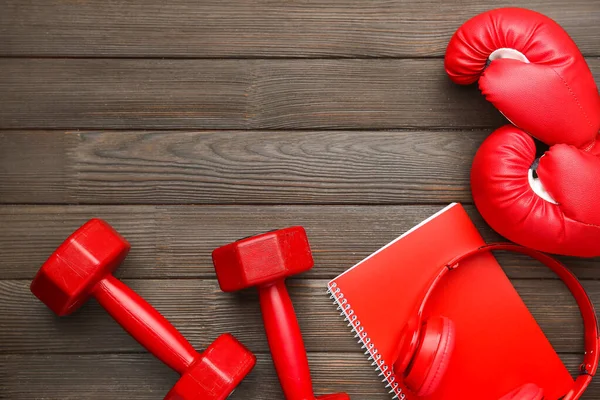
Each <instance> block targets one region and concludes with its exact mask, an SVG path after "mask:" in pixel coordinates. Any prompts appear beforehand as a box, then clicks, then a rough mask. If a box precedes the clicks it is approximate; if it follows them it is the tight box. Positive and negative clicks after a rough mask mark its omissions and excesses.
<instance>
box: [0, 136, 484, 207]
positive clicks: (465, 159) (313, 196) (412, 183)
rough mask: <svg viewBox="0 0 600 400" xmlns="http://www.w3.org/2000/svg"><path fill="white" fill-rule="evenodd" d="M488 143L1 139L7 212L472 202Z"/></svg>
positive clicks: (442, 139)
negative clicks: (71, 207) (478, 156)
mask: <svg viewBox="0 0 600 400" xmlns="http://www.w3.org/2000/svg"><path fill="white" fill-rule="evenodd" d="M489 133H490V130H486V131H474V132H471V131H434V132H431V131H376V132H365V131H341V132H340V131H334V132H323V131H320V132H319V131H298V132H292V131H251V132H240V131H202V132H190V131H185V132H180V131H168V132H114V131H112V132H111V131H108V132H106V131H103V132H93V131H92V132H80V131H66V132H65V131H6V132H0V187H2V191H0V202H2V203H12V204H17V203H29V204H33V203H42V204H44V203H46V204H47V203H80V204H81V203H93V204H98V203H103V204H111V203H112V204H169V203H174V204H184V203H193V204H213V203H218V204H277V203H284V204H311V203H313V204H314V203H317V204H318V203H321V204H322V203H326V204H336V203H337V204H399V203H421V204H423V203H436V204H440V203H445V202H451V201H463V202H470V201H471V194H470V189H469V170H470V167H471V162H472V159H473V156H474V154H475V151H476V150H477V148H478V147H479V144H480V143H481V142H482V141H483V140H484V138H485V137H487V136H488V135H489Z"/></svg>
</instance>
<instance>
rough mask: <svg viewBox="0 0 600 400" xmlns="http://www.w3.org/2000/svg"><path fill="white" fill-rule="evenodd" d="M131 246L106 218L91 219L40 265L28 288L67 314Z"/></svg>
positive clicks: (56, 310)
mask: <svg viewBox="0 0 600 400" xmlns="http://www.w3.org/2000/svg"><path fill="white" fill-rule="evenodd" d="M130 247H131V246H130V245H129V243H128V242H127V240H125V239H124V238H123V237H122V236H121V235H119V233H118V232H117V231H115V230H114V229H113V228H112V227H111V226H110V225H108V224H107V223H106V222H104V221H102V220H100V219H92V220H90V221H88V222H86V223H85V224H84V225H83V226H82V227H81V228H79V229H78V230H77V231H75V232H74V233H73V234H72V235H71V236H69V237H68V238H67V240H65V241H64V242H63V243H62V244H61V245H60V246H59V247H58V249H57V250H56V251H55V252H54V253H53V254H52V255H51V256H50V258H48V260H47V261H46V262H45V263H44V264H43V265H42V267H41V268H40V270H39V271H38V273H37V274H36V276H35V278H34V279H33V282H31V292H32V293H33V294H34V295H35V296H36V297H37V298H39V299H40V300H41V301H42V302H43V303H44V304H46V305H47V306H48V307H49V308H50V309H51V310H52V311H54V312H55V313H56V314H57V315H59V316H63V315H68V314H70V313H72V312H73V311H75V310H76V309H77V308H79V307H80V306H81V305H82V304H83V303H84V302H85V301H86V300H87V299H88V298H89V297H90V295H91V293H92V290H93V289H94V286H95V285H96V284H97V283H98V282H99V281H101V280H102V279H104V278H105V277H106V276H107V275H109V274H111V273H112V272H113V271H114V270H115V269H116V268H117V267H118V266H119V265H120V264H121V263H122V262H123V260H124V259H125V257H126V256H127V253H129V249H130Z"/></svg>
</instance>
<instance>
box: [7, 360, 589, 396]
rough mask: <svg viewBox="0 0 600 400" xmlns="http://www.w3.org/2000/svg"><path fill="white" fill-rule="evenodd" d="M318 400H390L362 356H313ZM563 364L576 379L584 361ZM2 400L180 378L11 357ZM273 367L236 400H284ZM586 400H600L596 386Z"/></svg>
mask: <svg viewBox="0 0 600 400" xmlns="http://www.w3.org/2000/svg"><path fill="white" fill-rule="evenodd" d="M308 358H309V363H310V366H311V373H312V377H313V387H314V389H315V392H316V393H317V394H327V393H333V392H337V391H346V392H347V393H349V394H350V395H351V398H352V400H389V399H390V395H389V394H387V391H386V390H384V386H383V384H382V383H381V382H380V379H377V376H376V374H375V372H374V371H373V369H372V367H371V365H370V363H369V362H367V361H366V358H365V357H364V356H363V355H361V354H357V353H352V354H323V353H311V354H309V356H308ZM561 358H562V360H563V362H564V363H565V365H566V366H567V367H568V369H569V370H570V371H571V372H572V373H573V374H574V373H575V372H576V370H577V366H578V363H579V362H580V360H579V357H578V356H576V355H572V354H563V355H561ZM0 379H1V380H2V382H3V385H2V387H0V395H2V396H5V397H4V398H7V399H11V400H12V399H14V400H30V399H89V400H114V399H115V398H127V399H131V400H155V399H162V398H163V396H164V395H165V394H166V393H167V392H168V391H169V389H170V388H171V387H172V386H173V385H174V384H175V382H176V381H177V375H176V374H175V373H174V372H172V371H170V370H169V369H168V368H167V367H166V366H164V365H162V364H161V363H159V362H158V361H156V360H154V359H153V358H152V356H150V355H148V354H129V355H118V356H117V355H94V354H89V355H8V356H6V355H5V356H0ZM282 398H283V394H282V392H281V389H280V388H279V382H278V381H277V379H276V377H275V371H274V369H273V367H272V364H271V361H270V359H269V357H268V356H266V355H259V356H258V362H257V367H256V368H255V369H254V370H253V371H252V372H251V373H250V375H249V376H248V377H247V378H246V379H245V380H244V382H242V384H241V385H240V387H239V389H238V390H237V391H236V392H235V393H234V394H233V396H232V397H231V400H242V399H244V400H247V399H252V400H273V399H282ZM583 399H584V400H597V399H600V382H599V381H598V380H596V381H593V382H592V384H591V386H590V388H589V389H588V391H587V392H586V395H585V396H584V397H583Z"/></svg>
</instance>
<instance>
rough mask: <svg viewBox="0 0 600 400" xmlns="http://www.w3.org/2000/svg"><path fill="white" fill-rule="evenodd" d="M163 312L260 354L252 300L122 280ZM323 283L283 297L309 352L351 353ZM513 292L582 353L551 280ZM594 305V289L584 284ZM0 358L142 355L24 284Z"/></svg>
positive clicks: (189, 283)
mask: <svg viewBox="0 0 600 400" xmlns="http://www.w3.org/2000/svg"><path fill="white" fill-rule="evenodd" d="M124 282H125V283H126V284H128V285H130V286H131V287H132V288H133V289H134V290H135V291H137V292H138V293H139V294H140V295H141V296H142V297H144V298H146V300H148V302H150V303H151V304H152V305H153V306H155V307H156V308H157V309H158V310H159V311H160V312H161V313H163V314H164V315H165V316H166V317H167V318H168V319H169V320H170V321H171V322H172V323H173V325H175V326H176V327H177V328H178V329H179V330H180V331H181V332H182V333H183V334H184V336H186V337H187V338H188V340H189V341H190V342H191V343H192V344H193V345H194V346H195V347H196V348H205V347H206V346H207V345H208V344H209V343H210V342H211V341H212V340H214V339H215V338H216V337H217V336H218V335H220V334H221V333H224V332H231V333H233V334H234V335H235V336H236V337H237V338H238V339H240V341H242V342H243V343H244V344H245V345H247V346H248V347H249V348H250V349H251V350H252V351H255V352H258V353H267V352H268V344H267V340H266V337H265V333H264V327H263V323H262V318H261V315H260V307H259V303H258V294H257V291H256V290H253V289H249V290H246V291H242V292H238V293H234V294H231V293H228V294H226V293H222V292H221V291H220V289H219V287H218V284H217V282H216V281H215V280H209V279H205V280H200V279H186V280H173V279H171V280H146V279H136V280H124ZM326 284H327V281H326V280H310V279H291V280H288V281H287V286H288V290H289V292H290V296H291V298H292V300H293V303H294V309H295V310H296V315H297V317H298V321H299V323H300V327H301V329H302V334H303V339H304V342H305V345H306V349H307V351H309V352H331V353H337V352H356V353H358V354H361V353H362V352H361V351H360V348H359V345H358V344H357V343H356V340H355V339H354V335H352V334H351V333H350V329H349V328H348V326H347V323H346V322H344V321H343V318H341V317H340V316H339V312H338V311H337V310H336V307H335V306H334V305H333V304H332V302H331V301H330V299H329V296H327V295H326ZM513 285H514V286H515V288H516V289H517V290H518V292H519V294H520V295H521V297H522V298H523V300H524V301H525V304H527V306H528V307H529V309H530V310H531V313H532V314H533V315H534V317H536V319H537V321H538V323H539V324H540V326H541V328H542V329H543V331H544V333H545V334H546V336H547V337H548V339H549V340H550V342H551V343H552V345H553V346H554V348H555V349H556V351H558V352H568V353H581V354H583V327H582V322H581V317H580V314H579V312H578V309H577V305H576V303H575V301H574V299H573V298H572V297H571V295H570V293H569V292H568V291H567V289H566V287H565V286H564V285H563V284H562V283H561V282H560V281H557V280H519V279H517V280H513ZM584 286H585V288H586V290H587V291H588V293H589V295H590V297H591V299H592V301H593V302H594V304H596V305H599V304H600V282H598V281H585V282H584ZM0 289H1V290H0V306H1V307H2V308H1V309H2V310H3V312H2V317H1V318H2V319H1V321H0V322H1V323H0V338H2V340H1V341H0V353H15V354H25V353H34V354H42V353H44V354H45V353H61V354H63V353H82V352H83V353H89V352H100V353H131V352H140V351H143V348H142V347H141V346H140V345H139V344H138V343H136V342H135V341H134V340H133V339H132V338H131V337H130V336H129V335H127V334H126V333H125V332H123V330H122V329H121V328H120V327H119V326H118V325H117V324H116V323H115V322H114V321H112V319H111V317H110V316H109V315H108V314H107V313H106V312H105V311H104V310H102V309H101V307H100V306H99V305H98V304H97V303H96V302H95V301H94V300H91V301H89V302H88V303H86V304H85V305H84V306H83V307H82V308H81V309H80V310H78V311H76V313H75V314H74V315H71V316H68V317H63V318H59V317H56V316H55V315H54V314H53V313H52V312H51V311H50V310H48V309H47V308H46V306H45V305H44V304H42V303H41V302H40V301H39V300H38V299H37V298H35V297H34V296H33V295H32V294H31V293H30V291H29V282H28V281H0Z"/></svg>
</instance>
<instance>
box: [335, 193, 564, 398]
mask: <svg viewBox="0 0 600 400" xmlns="http://www.w3.org/2000/svg"><path fill="white" fill-rule="evenodd" d="M483 244H484V241H483V239H482V237H481V236H480V234H479V232H478V231H477V229H476V228H475V226H474V225H473V223H472V222H471V220H470V219H469V216H468V215H467V213H466V212H465V210H464V209H463V207H462V206H461V205H460V204H451V205H450V206H448V207H446V208H445V209H443V210H442V211H440V212H438V213H437V214H435V215H433V216H432V217H430V218H429V219H427V220H425V221H424V222H422V223H421V224H419V225H417V226H416V227H414V228H413V229H411V230H410V231H408V232H407V233H405V234H404V235H402V236H400V237H399V238H398V239H396V240H394V241H393V242H391V243H390V244H388V245H387V246H385V247H383V248H381V249H380V250H378V251H377V252H375V253H374V254H372V255H371V256H369V257H367V258H366V259H364V260H363V261H361V262H360V263H358V264H357V265H355V266H354V267H352V268H351V269H349V270H348V271H346V272H345V273H343V274H341V275H340V276H338V277H337V278H335V279H333V280H332V281H331V282H329V284H328V289H329V291H330V294H332V297H333V298H334V300H335V303H337V305H338V306H339V308H340V309H341V310H342V311H343V315H344V316H345V317H346V318H347V319H348V321H349V322H350V323H351V325H352V328H353V331H354V333H355V334H357V336H358V337H359V338H360V340H361V341H362V343H363V345H364V347H366V349H367V351H368V353H370V356H371V358H373V360H374V361H375V364H376V365H377V369H378V370H380V372H381V373H383V375H384V377H385V378H386V379H385V380H386V381H387V385H388V387H389V388H390V391H391V392H394V393H395V395H396V396H398V397H400V398H402V394H404V395H405V396H406V399H417V397H416V396H415V395H413V394H412V393H410V392H409V391H407V390H406V388H405V387H404V385H403V383H402V380H401V377H400V376H395V375H394V373H393V370H392V365H393V363H394V361H395V360H393V359H391V357H392V353H393V352H394V351H395V349H396V344H397V342H398V337H399V335H400V333H401V330H402V327H403V326H404V323H405V322H406V321H407V319H408V317H409V314H410V313H411V312H414V309H415V307H416V305H417V301H420V300H421V299H420V298H419V296H420V295H421V294H422V292H423V290H424V288H425V286H426V285H427V284H428V283H429V282H430V281H431V280H432V278H433V276H434V275H435V274H436V273H437V272H439V270H440V268H441V267H442V266H443V265H444V264H445V263H446V262H447V261H449V260H450V259H452V258H453V257H455V256H457V255H460V254H462V253H464V252H466V251H468V250H470V249H473V248H477V247H479V246H481V245H483ZM428 315H443V316H446V317H449V318H451V319H452V320H453V321H454V323H455V325H456V345H455V349H454V352H453V353H452V359H451V360H450V365H449V369H448V372H447V374H446V376H445V377H444V379H443V382H442V383H441V386H440V388H439V389H438V390H437V391H436V392H435V393H434V394H432V395H430V396H427V397H423V399H427V400H441V399H445V400H448V399H459V398H460V399H474V400H475V399H477V400H486V399H490V400H498V399H499V398H501V397H502V396H504V395H506V394H507V393H509V392H510V391H512V390H514V389H516V388H517V387H519V386H521V385H523V384H526V383H535V384H537V385H538V386H540V387H542V388H543V389H544V391H545V396H546V397H544V398H547V399H557V398H559V397H560V396H561V395H564V394H565V393H566V392H567V391H568V390H569V389H570V388H571V386H572V385H573V378H572V377H571V376H570V375H569V372H568V371H567V369H566V367H565V366H564V365H563V363H562V362H561V360H560V358H559V357H558V355H557V354H556V352H555V351H554V349H553V348H552V345H551V344H550V342H549V341H548V339H547V338H546V336H545V335H544V333H543V332H542V330H541V329H540V327H539V325H538V324H537V322H536V321H535V319H534V318H533V316H532V315H531V313H530V312H529V310H528V309H527V307H526V306H525V304H524V303H523V301H522V300H521V298H520V296H519V295H518V293H517V291H516V290H515V289H514V287H513V286H512V284H511V282H510V280H509V279H508V278H507V276H506V275H505V274H504V272H503V270H502V268H501V267H500V265H498V263H497V262H496V259H495V258H494V256H493V255H491V254H480V255H476V256H474V257H472V258H471V259H469V260H467V261H465V262H463V263H461V265H460V267H459V268H457V269H456V270H454V271H452V272H451V273H449V274H448V275H447V276H446V277H445V278H444V280H443V281H441V282H440V284H439V286H438V287H437V289H436V291H435V293H434V294H433V295H432V297H431V298H430V301H429V303H428V307H427V310H426V311H425V318H427V316H428ZM384 382H385V381H384Z"/></svg>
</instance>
